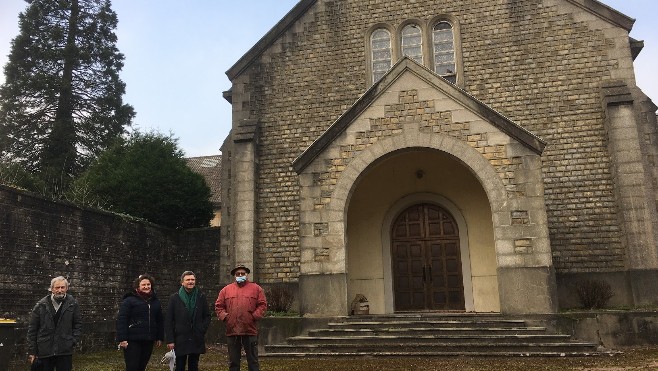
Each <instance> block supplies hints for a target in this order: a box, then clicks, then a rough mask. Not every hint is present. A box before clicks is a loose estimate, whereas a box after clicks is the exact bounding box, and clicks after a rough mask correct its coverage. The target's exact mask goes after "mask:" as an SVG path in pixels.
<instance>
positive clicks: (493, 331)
mask: <svg viewBox="0 0 658 371" xmlns="http://www.w3.org/2000/svg"><path fill="white" fill-rule="evenodd" d="M308 333H309V335H313V336H325V335H329V336H333V335H336V336H337V335H345V336H351V335H360V334H383V335H386V334H401V335H404V334H411V333H416V334H437V335H442V334H445V335H448V334H450V335H469V334H482V335H502V334H509V335H523V334H530V335H531V334H544V333H546V328H545V327H508V328H490V327H488V328H484V327H483V328H477V327H455V328H449V327H445V328H432V327H390V328H389V327H356V328H355V327H351V326H350V327H344V328H324V329H316V330H310V331H309V332H308Z"/></svg>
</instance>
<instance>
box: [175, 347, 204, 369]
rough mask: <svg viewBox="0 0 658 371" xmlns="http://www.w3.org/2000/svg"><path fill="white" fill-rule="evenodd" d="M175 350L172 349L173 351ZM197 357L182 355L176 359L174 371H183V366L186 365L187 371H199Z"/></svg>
mask: <svg viewBox="0 0 658 371" xmlns="http://www.w3.org/2000/svg"><path fill="white" fill-rule="evenodd" d="M175 350H176V349H175V348H174V351H175ZM199 356H200V354H198V353H197V354H184V355H182V356H177V357H176V371H185V364H186V363H187V371H199Z"/></svg>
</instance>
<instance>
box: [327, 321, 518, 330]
mask: <svg viewBox="0 0 658 371" xmlns="http://www.w3.org/2000/svg"><path fill="white" fill-rule="evenodd" d="M525 325H526V324H525V322H524V321H522V320H494V319H492V320H475V319H464V320H429V319H416V320H401V319H395V320H391V321H385V320H376V321H374V320H370V321H365V320H361V321H356V320H351V319H350V320H346V321H344V322H330V323H329V324H328V327H330V328H334V327H335V328H341V327H349V328H379V327H400V328H405V327H433V328H458V327H469V328H480V327H485V328H486V327H496V328H508V327H511V328H517V327H524V326H525Z"/></svg>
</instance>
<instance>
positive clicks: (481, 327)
mask: <svg viewBox="0 0 658 371" xmlns="http://www.w3.org/2000/svg"><path fill="white" fill-rule="evenodd" d="M528 323H533V324H536V325H537V326H535V325H533V326H529V325H528ZM264 350H265V355H264V356H266V357H267V356H271V357H284V356H288V357H297V356H304V355H308V356H313V357H323V356H332V357H335V356H343V355H344V356H352V357H354V356H382V357H383V356H413V355H418V356H450V355H452V356H456V355H470V356H543V357H550V356H584V355H595V354H600V353H601V352H602V351H601V350H599V349H598V346H597V344H593V343H587V342H578V341H573V340H572V339H571V338H570V337H569V336H568V335H562V334H551V333H549V332H548V330H547V327H545V326H544V323H542V322H537V321H526V320H524V319H521V318H518V317H504V316H501V315H499V314H486V315H477V314H465V313H455V314H453V313H447V314H446V313H411V314H406V313H405V314H392V315H365V316H362V315H359V316H350V317H340V318H336V319H334V320H333V321H331V322H330V323H329V324H328V325H327V326H326V328H319V329H313V330H310V331H308V332H307V333H306V334H305V335H302V336H294V337H291V338H288V340H287V344H279V345H266V346H265V349H264Z"/></svg>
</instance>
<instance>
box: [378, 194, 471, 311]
mask: <svg viewBox="0 0 658 371" xmlns="http://www.w3.org/2000/svg"><path fill="white" fill-rule="evenodd" d="M391 238H392V241H391V248H392V251H391V258H392V259H391V260H392V264H393V267H392V268H393V290H394V295H395V310H396V311H416V310H456V311H459V310H464V308H465V307H464V283H463V277H462V264H461V251H460V246H459V230H458V228H457V223H456V222H455V220H454V218H453V217H452V215H451V214H450V213H449V212H447V211H446V210H444V209H443V208H441V207H439V206H437V205H433V204H418V205H414V206H411V207H409V208H407V209H406V210H404V211H403V212H402V213H401V214H400V215H399V216H398V217H397V218H396V220H395V222H394V224H393V227H392V233H391Z"/></svg>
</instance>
